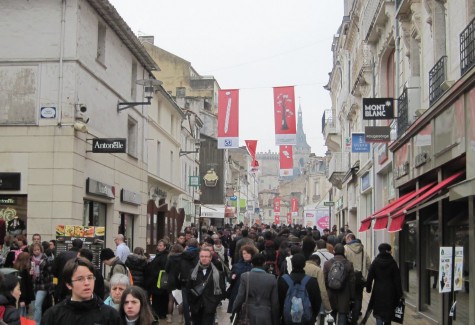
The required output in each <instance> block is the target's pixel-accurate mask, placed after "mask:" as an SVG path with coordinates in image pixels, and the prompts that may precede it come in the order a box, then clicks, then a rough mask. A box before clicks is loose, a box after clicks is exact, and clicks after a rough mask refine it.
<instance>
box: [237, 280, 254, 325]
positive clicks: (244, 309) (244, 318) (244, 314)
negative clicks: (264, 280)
mask: <svg viewBox="0 0 475 325" xmlns="http://www.w3.org/2000/svg"><path fill="white" fill-rule="evenodd" d="M248 274H249V276H248V278H247V284H246V300H245V301H244V303H243V304H242V306H241V311H240V312H239V320H238V322H237V324H238V325H251V320H250V319H249V310H248V309H249V306H248V304H247V299H248V298H249V282H251V272H249V273H248Z"/></svg>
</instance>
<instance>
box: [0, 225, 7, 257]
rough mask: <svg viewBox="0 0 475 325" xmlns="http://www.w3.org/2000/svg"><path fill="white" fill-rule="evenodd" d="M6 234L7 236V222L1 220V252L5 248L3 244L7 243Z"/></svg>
mask: <svg viewBox="0 0 475 325" xmlns="http://www.w3.org/2000/svg"><path fill="white" fill-rule="evenodd" d="M6 234H7V226H6V224H5V220H3V219H0V250H1V249H2V248H3V244H4V243H5V236H6Z"/></svg>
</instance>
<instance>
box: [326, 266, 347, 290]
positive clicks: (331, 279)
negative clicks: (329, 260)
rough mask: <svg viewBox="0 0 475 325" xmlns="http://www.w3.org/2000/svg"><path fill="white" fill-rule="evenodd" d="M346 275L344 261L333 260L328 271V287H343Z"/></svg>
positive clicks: (336, 288) (337, 288)
mask: <svg viewBox="0 0 475 325" xmlns="http://www.w3.org/2000/svg"><path fill="white" fill-rule="evenodd" d="M346 277H347V272H346V269H345V263H343V262H342V261H336V260H335V261H334V262H333V264H332V266H331V267H330V271H329V272H328V287H329V288H330V289H333V290H341V289H343V285H344V284H345V281H346Z"/></svg>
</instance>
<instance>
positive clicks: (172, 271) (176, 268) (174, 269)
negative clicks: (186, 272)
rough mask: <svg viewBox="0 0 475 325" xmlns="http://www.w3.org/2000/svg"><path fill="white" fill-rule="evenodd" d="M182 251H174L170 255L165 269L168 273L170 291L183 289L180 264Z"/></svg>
mask: <svg viewBox="0 0 475 325" xmlns="http://www.w3.org/2000/svg"><path fill="white" fill-rule="evenodd" d="M181 255H182V253H172V254H170V255H168V261H167V265H166V267H165V270H166V272H167V274H168V291H173V290H175V289H181V282H180V277H179V276H180V265H181Z"/></svg>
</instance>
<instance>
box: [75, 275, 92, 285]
mask: <svg viewBox="0 0 475 325" xmlns="http://www.w3.org/2000/svg"><path fill="white" fill-rule="evenodd" d="M86 280H87V281H88V282H92V281H95V280H96V277H95V276H94V275H88V276H86V277H83V276H80V277H79V278H77V279H76V280H71V282H79V283H84V282H86Z"/></svg>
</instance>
